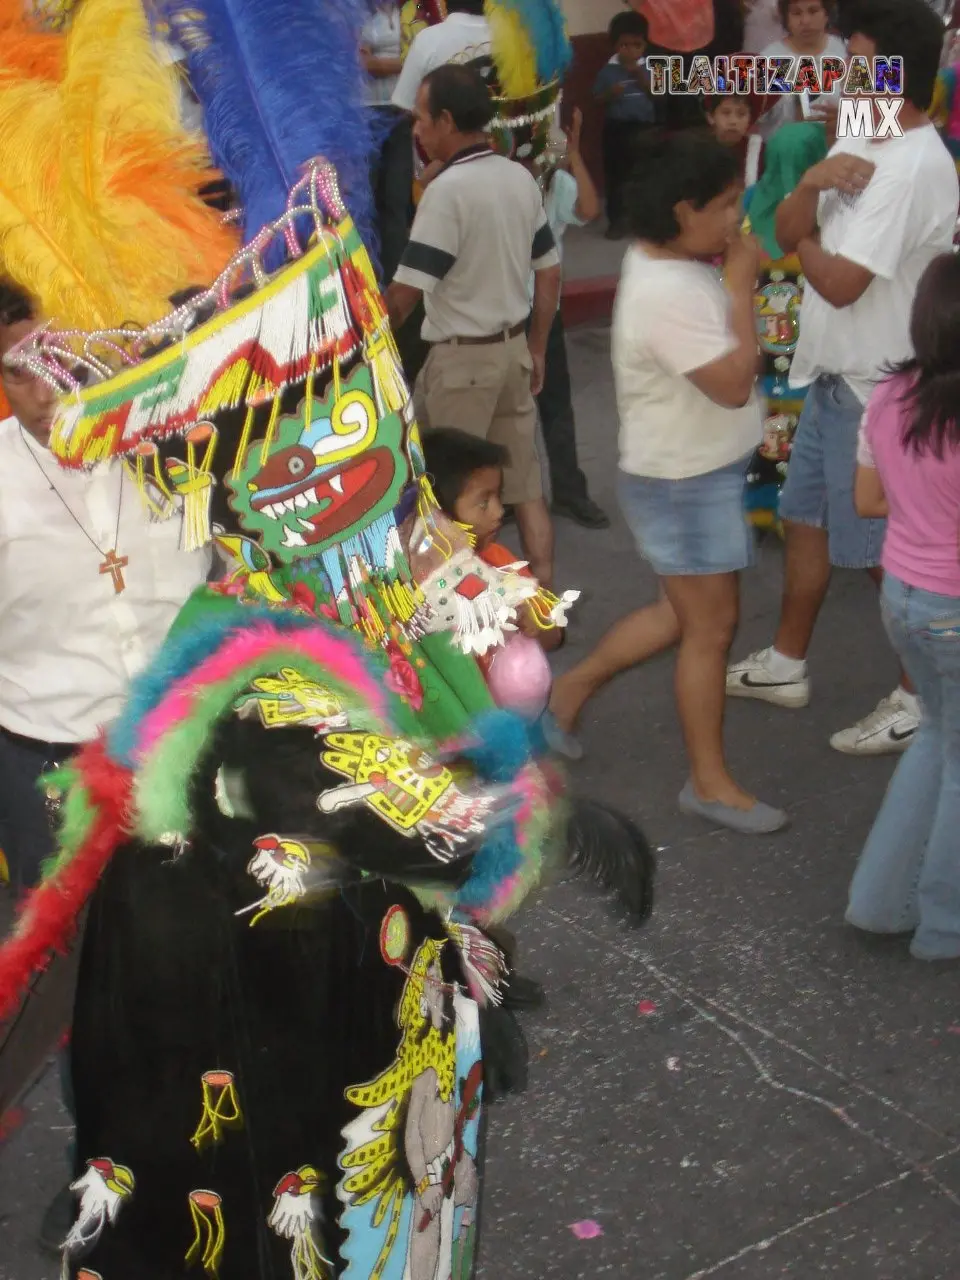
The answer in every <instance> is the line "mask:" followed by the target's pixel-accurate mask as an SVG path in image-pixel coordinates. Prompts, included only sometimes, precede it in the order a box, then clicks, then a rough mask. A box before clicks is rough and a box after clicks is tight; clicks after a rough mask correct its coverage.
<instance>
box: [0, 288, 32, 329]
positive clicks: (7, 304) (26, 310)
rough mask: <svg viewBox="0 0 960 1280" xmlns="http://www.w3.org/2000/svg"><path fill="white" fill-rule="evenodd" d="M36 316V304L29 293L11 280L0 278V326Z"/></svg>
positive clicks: (3, 326)
mask: <svg viewBox="0 0 960 1280" xmlns="http://www.w3.org/2000/svg"><path fill="white" fill-rule="evenodd" d="M36 318H37V308H36V304H35V303H34V301H33V298H31V297H30V295H29V293H27V291H26V290H25V289H21V288H20V286H19V285H18V284H14V282H13V281H12V280H5V279H2V278H0V328H4V329H5V328H6V327H7V325H10V324H20V322H21V321H23V320H36Z"/></svg>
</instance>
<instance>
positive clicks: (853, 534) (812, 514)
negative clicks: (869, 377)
mask: <svg viewBox="0 0 960 1280" xmlns="http://www.w3.org/2000/svg"><path fill="white" fill-rule="evenodd" d="M862 417H863V405H862V404H861V403H860V401H859V400H858V399H857V397H856V396H855V395H854V394H853V392H852V391H851V390H850V388H849V386H848V385H847V383H846V382H844V380H843V379H842V378H839V377H836V376H835V375H834V374H822V375H821V376H820V377H819V378H817V380H816V382H814V384H813V386H811V388H810V390H809V391H808V392H807V398H806V400H805V401H804V403H803V412H802V413H801V414H800V422H799V423H798V425H797V434H796V435H795V436H794V438H793V449H792V451H791V453H790V466H789V468H788V469H787V478H786V481H785V482H784V486H783V491H782V492H781V494H780V518H781V519H782V520H793V521H794V522H795V523H796V524H805V525H812V526H813V527H814V528H817V529H826V531H827V534H828V537H829V544H830V563H831V564H832V565H835V566H836V568H838V569H872V568H874V567H875V566H876V565H878V564H879V563H880V553H881V551H882V550H883V535H884V530H885V529H886V521H885V520H863V519H861V518H860V516H858V515H857V513H856V510H855V508H854V505H853V482H854V478H855V476H856V471H857V436H858V435H859V433H860V419H861V418H862Z"/></svg>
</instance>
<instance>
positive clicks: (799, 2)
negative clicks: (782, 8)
mask: <svg viewBox="0 0 960 1280" xmlns="http://www.w3.org/2000/svg"><path fill="white" fill-rule="evenodd" d="M828 21H829V20H828V18H827V11H826V9H825V8H824V7H823V4H822V3H821V0H791V3H790V5H789V7H788V9H787V34H788V35H789V36H790V38H791V39H792V40H795V41H796V43H797V44H798V45H801V46H807V45H809V46H810V47H811V48H813V47H815V46H817V45H818V44H819V43H820V42H821V41H822V40H823V37H824V36H825V35H826V33H827V23H828Z"/></svg>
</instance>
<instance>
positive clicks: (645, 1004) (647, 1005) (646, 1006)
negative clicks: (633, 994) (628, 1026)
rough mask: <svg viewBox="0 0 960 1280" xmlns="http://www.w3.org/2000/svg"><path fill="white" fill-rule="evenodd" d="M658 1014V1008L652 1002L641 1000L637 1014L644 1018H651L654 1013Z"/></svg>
mask: <svg viewBox="0 0 960 1280" xmlns="http://www.w3.org/2000/svg"><path fill="white" fill-rule="evenodd" d="M656 1012H657V1006H656V1004H654V1002H653V1001H652V1000H641V1001H640V1003H639V1004H638V1005H637V1013H639V1014H640V1016H641V1017H643V1018H649V1017H650V1015H651V1014H652V1013H656Z"/></svg>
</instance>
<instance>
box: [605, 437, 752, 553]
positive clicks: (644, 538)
mask: <svg viewBox="0 0 960 1280" xmlns="http://www.w3.org/2000/svg"><path fill="white" fill-rule="evenodd" d="M749 461H750V459H749V458H740V459H738V460H737V461H736V462H731V463H728V465H727V466H725V467H720V468H718V469H717V470H716V471H708V472H707V473H706V474H704V475H699V476H688V477H687V478H686V479H685V480H663V479H659V478H657V477H654V476H634V475H630V474H629V473H628V472H626V471H621V472H620V473H619V482H618V491H619V496H620V510H621V511H622V512H623V516H624V519H625V520H626V522H627V524H628V525H629V526H630V532H631V533H632V534H633V540H634V542H635V543H636V544H637V550H638V551H639V552H640V554H641V556H643V558H644V560H646V561H648V562H649V564H650V566H651V568H652V569H653V571H654V573H655V574H656V575H657V577H658V578H683V577H690V576H693V575H696V574H710V573H738V572H739V571H740V570H741V569H748V568H749V567H750V566H751V565H752V564H753V554H754V545H753V530H752V529H751V528H750V526H749V525H748V524H747V517H746V512H745V511H744V507H743V489H744V482H745V479H746V471H747V463H748V462H749Z"/></svg>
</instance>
